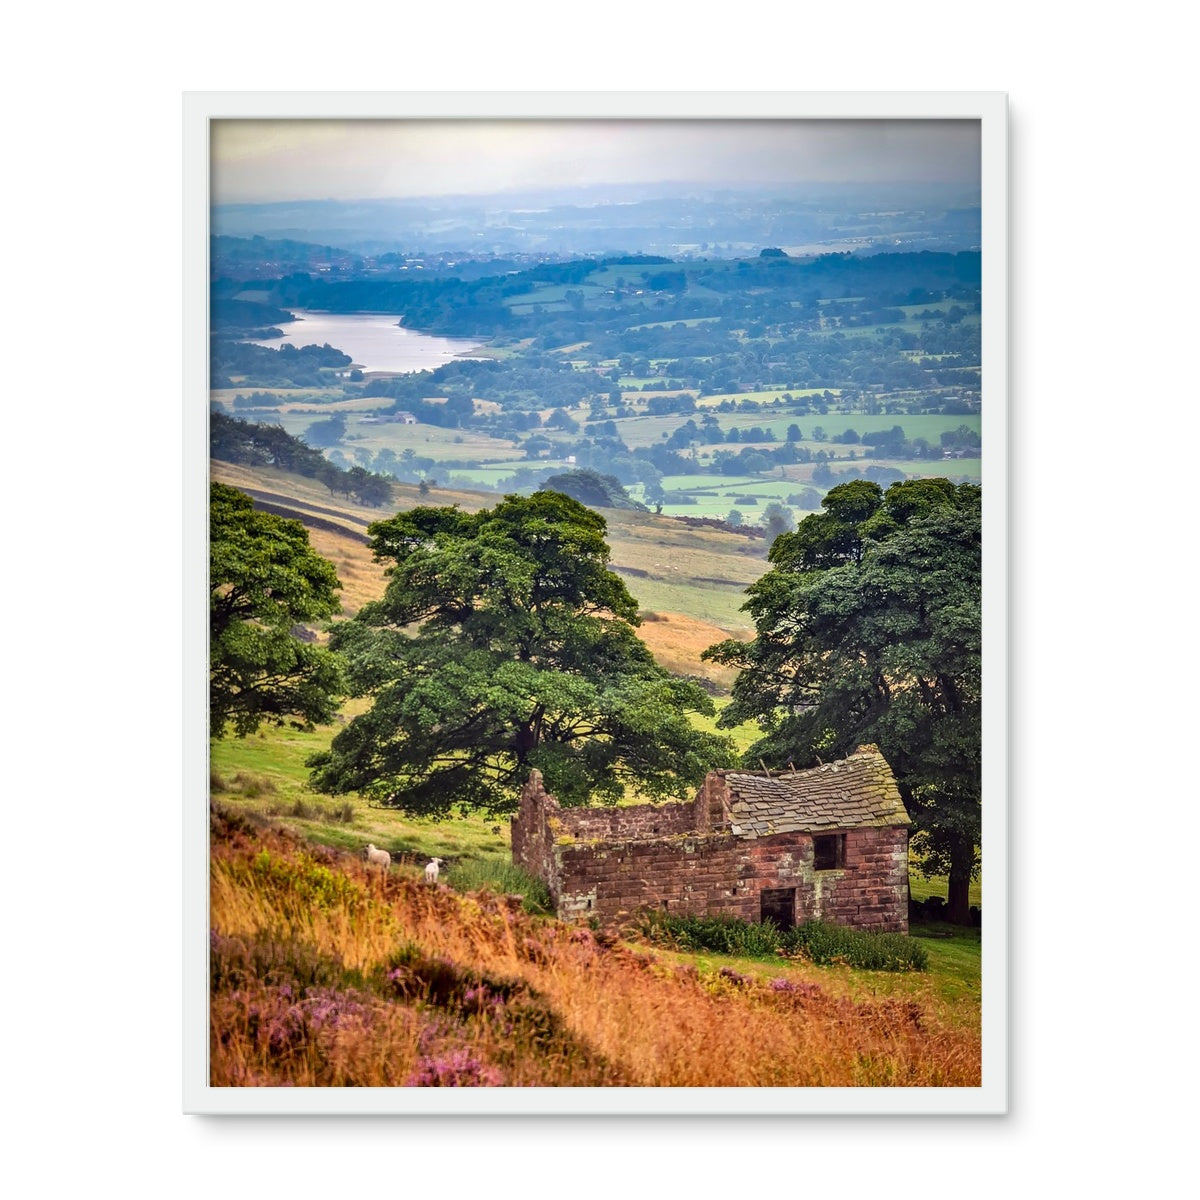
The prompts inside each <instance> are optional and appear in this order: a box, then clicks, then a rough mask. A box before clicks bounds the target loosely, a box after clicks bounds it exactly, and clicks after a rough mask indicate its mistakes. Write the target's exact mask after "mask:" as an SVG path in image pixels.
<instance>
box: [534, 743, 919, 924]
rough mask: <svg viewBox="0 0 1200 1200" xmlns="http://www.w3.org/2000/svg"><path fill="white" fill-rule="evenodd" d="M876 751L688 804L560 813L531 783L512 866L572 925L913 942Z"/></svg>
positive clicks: (727, 783) (901, 859)
mask: <svg viewBox="0 0 1200 1200" xmlns="http://www.w3.org/2000/svg"><path fill="white" fill-rule="evenodd" d="M910 824H911V822H910V819H909V817H908V814H907V812H906V811H905V809H904V802H903V801H902V800H901V798H900V792H899V789H898V788H897V786H896V779H895V776H894V775H893V774H892V770H891V768H890V767H889V766H888V764H887V762H886V760H885V759H884V757H883V755H882V754H880V752H879V750H878V748H877V747H875V746H860V747H859V748H858V749H857V750H856V751H855V752H854V753H853V754H852V755H850V756H849V757H848V758H845V759H841V760H840V761H838V762H831V763H826V764H824V765H823V766H819V767H814V768H812V769H810V770H804V771H790V770H785V771H782V772H780V771H774V772H770V773H768V772H758V771H736V770H735V771H712V772H710V773H709V775H708V777H707V778H706V779H705V781H704V784H703V786H702V787H701V788H700V790H699V791H698V792H697V793H696V797H695V799H694V800H692V801H691V802H689V803H683V804H643V805H638V806H636V807H626V808H562V807H560V805H559V803H558V801H557V800H556V799H555V798H554V797H553V796H552V795H550V794H549V793H548V792H547V791H546V790H545V788H544V786H543V783H542V776H541V773H540V772H538V771H534V772H532V773H531V775H530V777H529V781H528V783H527V784H526V785H525V787H524V789H523V790H522V792H521V806H520V809H519V811H518V813H517V816H516V817H514V818H513V823H512V847H513V861H514V862H516V863H518V864H520V865H521V866H522V867H524V868H525V869H526V870H527V871H529V872H531V873H532V874H534V875H537V876H539V877H540V878H541V879H543V880H544V881H545V882H546V884H547V886H548V887H549V889H550V895H551V897H552V899H553V902H554V906H555V910H556V911H557V913H558V916H559V917H560V918H562V919H564V920H587V919H590V918H596V919H598V920H599V921H600V922H601V923H602V924H616V923H619V922H620V921H621V920H623V919H624V918H626V917H629V916H631V915H632V914H633V913H635V912H637V911H638V910H642V909H657V910H660V911H665V912H671V913H689V914H697V915H699V914H709V915H728V916H733V917H740V918H741V919H742V920H745V921H761V920H766V919H768V918H769V919H770V920H772V921H774V922H775V923H776V924H777V925H779V926H780V927H781V928H785V929H788V928H792V927H793V926H795V925H800V924H803V923H804V922H805V921H808V920H823V921H831V922H834V923H836V924H839V925H850V926H854V927H856V928H859V929H870V930H873V931H876V932H898V933H907V932H908V827H909V825H910Z"/></svg>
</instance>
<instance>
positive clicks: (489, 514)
mask: <svg viewBox="0 0 1200 1200" xmlns="http://www.w3.org/2000/svg"><path fill="white" fill-rule="evenodd" d="M606 532H607V525H606V523H605V521H604V518H603V517H601V516H599V515H598V514H597V513H594V512H592V511H591V510H590V509H587V508H585V507H584V506H583V505H582V504H580V503H579V502H578V501H576V500H573V499H571V498H570V497H568V496H564V495H562V494H561V493H558V492H553V491H540V492H537V493H536V494H534V495H533V496H529V497H521V496H507V497H505V499H504V500H503V501H502V502H501V503H499V504H497V505H496V506H495V507H494V508H492V509H485V510H483V511H481V512H478V513H475V514H468V513H464V512H461V511H459V510H458V509H455V508H416V509H412V510H411V511H409V512H405V513H400V514H398V515H397V516H395V517H392V518H391V519H389V520H386V521H379V522H377V523H375V524H374V525H372V526H371V527H370V529H369V533H370V535H371V539H372V542H371V544H372V547H373V549H374V551H375V554H376V557H377V558H378V559H380V560H383V561H390V562H391V564H392V566H391V567H390V568H389V573H390V579H389V581H388V585H387V590H386V592H385V594H384V597H383V599H381V600H379V601H377V602H375V603H372V604H368V605H365V606H364V607H363V609H362V610H361V611H360V612H359V613H358V615H357V616H356V617H355V619H354V620H352V621H346V622H343V623H341V624H340V625H338V626H337V628H336V629H335V631H334V637H333V644H334V645H335V646H336V648H337V649H338V650H339V651H340V652H342V653H343V654H344V655H345V657H346V660H347V663H348V670H349V680H350V686H351V689H352V692H353V694H355V695H357V696H370V697H371V698H372V699H373V703H372V705H371V707H370V709H368V710H367V711H366V712H365V713H363V714H362V715H360V716H358V717H355V719H354V720H353V721H351V722H350V723H349V724H348V725H347V726H346V728H345V729H343V730H342V731H341V732H339V733H338V735H337V736H336V737H335V738H334V739H333V743H332V746H331V748H330V750H329V751H328V752H327V753H324V754H319V755H315V756H314V757H313V758H312V759H310V760H309V765H310V766H312V767H313V782H314V784H315V785H316V786H317V787H319V788H321V789H322V790H324V791H328V792H332V793H341V792H348V791H357V792H361V793H365V794H367V795H370V796H372V797H374V798H375V799H376V800H378V801H379V802H380V803H382V804H385V805H388V806H392V807H396V808H402V809H404V810H405V811H408V812H411V813H424V814H445V813H448V812H451V811H464V810H469V809H475V808H479V809H484V810H487V811H489V812H503V811H506V810H510V809H511V808H512V806H513V804H514V802H515V798H516V791H517V789H518V788H519V786H520V785H521V784H522V783H523V782H524V780H525V778H526V777H527V775H528V773H529V771H530V769H531V768H534V767H536V768H538V769H539V770H540V771H541V772H542V773H543V775H544V777H545V779H546V783H547V786H548V787H549V789H550V790H551V791H552V792H554V793H555V794H556V795H557V796H558V797H559V799H560V800H561V801H562V802H563V803H564V804H582V803H587V802H589V801H600V802H605V803H615V802H616V801H617V800H618V799H620V798H621V797H622V796H623V795H624V793H625V788H626V785H627V784H630V785H633V786H635V787H636V788H637V789H638V790H639V791H640V792H642V793H643V794H644V795H646V796H648V797H650V798H654V799H656V798H660V797H666V796H678V795H683V794H685V793H686V792H687V790H688V789H690V788H694V787H696V786H697V785H698V784H699V783H700V782H701V780H702V779H703V778H704V775H705V773H706V772H707V771H708V770H709V769H710V768H712V767H714V766H721V765H728V764H730V763H731V762H732V761H733V760H732V753H731V746H730V743H729V741H728V739H726V738H724V737H720V736H717V735H713V734H708V733H702V732H698V731H697V730H696V729H694V728H693V726H692V724H691V722H690V720H689V717H688V714H689V713H690V712H699V713H704V714H707V715H711V714H712V713H713V712H714V707H713V704H712V701H711V700H710V699H709V697H708V696H707V695H706V694H705V693H704V691H703V690H702V689H701V688H700V687H698V686H697V685H696V684H694V683H691V682H688V681H685V680H681V679H677V678H675V677H673V676H671V675H669V674H668V673H667V672H666V671H664V670H663V669H662V668H660V667H659V666H658V665H657V664H656V663H655V662H654V659H653V657H652V656H651V654H650V652H649V650H648V649H647V648H646V646H645V644H644V643H643V642H641V641H640V640H639V639H638V637H637V635H636V633H635V632H634V627H635V626H636V625H637V624H638V617H637V605H636V603H635V602H634V600H633V598H632V597H631V596H630V594H629V592H628V590H627V589H626V587H625V584H624V582H623V581H622V579H621V578H620V577H619V576H618V575H616V574H614V573H613V572H612V571H611V570H609V569H608V559H609V549H608V546H607V544H606V543H605V540H604V538H605V534H606Z"/></svg>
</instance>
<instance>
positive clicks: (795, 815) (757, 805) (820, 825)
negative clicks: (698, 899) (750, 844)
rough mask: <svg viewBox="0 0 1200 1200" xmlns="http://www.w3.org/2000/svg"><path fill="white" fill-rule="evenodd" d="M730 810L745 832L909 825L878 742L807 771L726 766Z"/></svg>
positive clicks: (747, 833) (759, 832)
mask: <svg viewBox="0 0 1200 1200" xmlns="http://www.w3.org/2000/svg"><path fill="white" fill-rule="evenodd" d="M724 776H725V783H726V786H727V787H728V789H729V801H730V816H731V817H732V819H733V821H734V823H735V824H737V825H738V826H739V827H740V829H741V831H742V834H743V835H744V836H756V835H757V836H763V835H765V834H767V833H795V832H803V831H804V830H806V829H839V828H840V829H856V828H862V827H863V826H889V825H909V824H911V821H910V819H909V816H908V813H907V812H906V811H905V809H904V801H903V800H901V798H900V789H899V788H898V787H897V786H896V777H895V776H894V775H893V774H892V769H891V767H889V766H888V764H887V761H886V759H884V757H883V755H882V754H880V752H879V750H878V749H877V748H876V747H874V746H860V747H859V748H858V750H856V751H855V752H854V753H853V754H852V755H850V757H849V758H845V759H842V760H841V761H840V762H836V763H826V764H825V765H823V766H820V767H813V768H811V769H809V770H806V771H781V772H776V773H774V774H773V775H769V776H768V775H765V774H759V773H757V772H754V773H752V772H749V771H725V772H724Z"/></svg>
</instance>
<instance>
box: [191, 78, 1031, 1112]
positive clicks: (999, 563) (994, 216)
mask: <svg viewBox="0 0 1200 1200" xmlns="http://www.w3.org/2000/svg"><path fill="white" fill-rule="evenodd" d="M183 100H184V138H183V146H184V247H183V250H184V305H183V321H184V327H183V347H184V352H183V369H184V374H183V399H184V410H183V429H184V445H183V472H182V478H183V492H184V496H183V512H184V611H183V621H184V638H183V650H184V712H183V716H184V730H183V744H184V755H183V803H184V812H183V832H184V846H183V884H184V905H183V911H184V926H183V984H184V1013H183V1016H184V1030H183V1034H184V1036H183V1049H184V1073H183V1074H184V1094H183V1111H184V1112H187V1113H212V1114H258V1115H291V1114H296V1115H300V1114H304V1115H312V1114H332V1115H367V1114H373V1115H385V1114H410V1115H423V1116H433V1115H508V1116H512V1115H530V1116H534V1115H537V1116H542V1115H551V1116H558V1115H574V1114H595V1115H606V1114H607V1115H621V1116H635V1115H675V1114H688V1115H690V1114H697V1115H699V1114H704V1115H714V1114H727V1115H764V1116H780V1115H823V1116H834V1115H901V1114H904V1115H958V1114H978V1115H1000V1114H1006V1113H1007V1112H1008V1097H1009V1078H1008V1074H1009V1062H1010V1048H1009V1019H1010V1018H1009V1012H1010V1004H1009V998H1010V979H1009V962H1010V947H1009V942H1008V930H1009V920H1008V917H1009V903H1010V901H1009V858H1008V848H1009V792H1008V771H1009V764H1008V754H1009V715H1008V706H1009V700H1008V673H1009V661H1010V660H1009V636H1008V629H1009V621H1010V615H1009V614H1010V610H1011V606H1010V603H1009V590H1010V580H1009V571H1008V563H1009V545H1008V507H1009V497H1008V441H1009V439H1008V427H1009V406H1010V398H1009V393H1008V386H1009V384H1008V328H1009V313H1008V304H1009V286H1008V269H1009V268H1008V263H1009V245H1008V211H1009V206H1008V188H1009V182H1008V101H1007V96H1006V95H1005V93H1003V92H791V93H788V92H646V93H639V92H394V93H387V92H361V93H359V92H327V93H321V92H188V93H184V96H183ZM236 118H244V119H288V118H292V119H305V118H307V119H342V120H353V119H437V118H442V119H453V118H474V119H505V118H508V119H542V120H549V119H580V120H584V119H680V120H689V119H690V120H720V119H740V120H752V119H779V120H798V119H805V118H808V119H837V118H845V119H855V118H857V119H871V118H876V119H880V118H882V119H922V118H925V119H939V118H941V119H947V118H959V119H967V120H972V119H973V120H978V121H980V122H981V135H982V137H981V160H982V161H981V168H982V170H981V185H982V201H983V216H982V231H983V313H984V319H983V373H982V390H983V394H985V396H986V403H985V404H984V406H983V433H984V438H983V440H984V447H985V449H984V456H983V464H982V479H983V482H984V484H985V485H986V486H985V487H984V531H985V535H984V542H983V563H984V581H985V585H984V608H983V645H984V670H985V678H986V686H985V688H984V702H983V730H984V769H983V793H984V797H985V801H986V802H985V804H984V806H983V841H984V844H985V845H986V846H987V862H988V870H987V888H988V904H987V905H986V907H985V909H984V917H983V935H984V938H985V940H986V942H987V945H988V951H987V953H986V954H985V955H984V959H983V983H982V992H983V1083H982V1086H980V1087H978V1088H474V1089H458V1088H446V1089H443V1088H415V1089H408V1088H270V1089H266V1088H214V1087H211V1086H210V1085H209V1083H208V1041H209V1032H208V793H207V790H206V785H205V781H206V780H207V777H208V771H207V767H208V740H207V721H208V715H207V714H208V647H207V636H206V632H205V631H206V622H205V609H206V608H207V576H208V571H207V554H208V520H207V513H208V483H209V459H208V245H209V239H208V230H209V179H208V177H209V122H210V121H212V120H219V119H236Z"/></svg>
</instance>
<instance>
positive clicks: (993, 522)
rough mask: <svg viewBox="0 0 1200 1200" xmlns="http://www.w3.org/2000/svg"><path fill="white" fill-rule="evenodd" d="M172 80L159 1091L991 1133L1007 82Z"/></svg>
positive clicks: (996, 991) (1003, 835)
mask: <svg viewBox="0 0 1200 1200" xmlns="http://www.w3.org/2000/svg"><path fill="white" fill-rule="evenodd" d="M184 100H185V103H184V120H185V213H184V218H185V219H184V249H185V297H184V321H185V361H184V405H185V410H184V411H185V437H186V445H185V454H184V488H185V519H186V528H185V530H184V538H185V548H186V564H187V567H186V569H187V588H186V596H187V607H186V611H185V613H184V621H185V652H186V656H187V670H186V686H187V695H186V699H185V705H186V709H185V712H186V720H187V739H186V754H185V763H184V796H183V800H184V806H185V813H184V827H185V841H186V844H185V847H184V854H185V858H184V865H185V873H184V887H185V918H186V924H185V930H184V939H185V941H184V984H185V1012H184V1014H183V1016H184V1049H185V1095H184V1109H185V1111H187V1112H191V1113H230V1114H235V1113H242V1114H292V1113H295V1114H308V1113H328V1114H425V1115H429V1114H575V1113H578V1114H630V1115H632V1114H693V1113H694V1114H767V1115H781V1114H830V1115H832V1114H838V1115H842V1114H1002V1113H1005V1112H1006V1111H1007V1106H1008V1087H1009V1080H1008V1009H1007V995H1008V964H1009V946H1008V924H1007V912H1008V892H1007V881H1008V838H1007V822H1008V804H1009V800H1008V780H1007V756H1008V732H1007V724H1006V706H1007V676H1008V645H1007V634H1006V629H1007V621H1008V614H1007V601H1006V595H1007V588H1008V567H1007V564H1008V534H1007V515H1006V514H1007V505H1008V497H1007V432H1006V430H1007V420H1008V418H1007V412H1008V378H1007V355H1008V344H1007V336H1008V335H1007V316H1006V309H1007V294H1008V293H1007V271H1008V246H1007V200H1006V196H1007V130H1006V121H1007V116H1006V112H1007V106H1006V99H1005V96H1004V94H1003V93H996V92H981V93H938V92H933V93H922V92H913V93H866V92H847V93H769V92H764V93H647V94H637V93H578V94H569V93H501V94H481V93H469V92H458V93H455V92H446V93H421V94H419V93H412V94H406V93H395V94H376V93H364V94H350V93H329V94H321V93H286V94H284V93H279V94H274V93H245V94H240V93H203V94H202V93H189V94H187V95H185V97H184ZM203 603H206V604H207V607H208V615H207V619H206V618H205V617H204V615H203V614H202V613H201V611H200V609H201V605H202V604H203ZM985 883H986V889H985V886H984V885H985ZM985 891H986V903H985Z"/></svg>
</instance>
